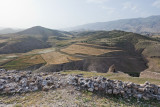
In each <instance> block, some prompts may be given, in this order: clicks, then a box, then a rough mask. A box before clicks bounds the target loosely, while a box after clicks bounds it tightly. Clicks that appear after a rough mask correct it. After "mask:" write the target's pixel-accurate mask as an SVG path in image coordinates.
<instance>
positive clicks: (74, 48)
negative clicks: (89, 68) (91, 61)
mask: <svg viewBox="0 0 160 107" xmlns="http://www.w3.org/2000/svg"><path fill="white" fill-rule="evenodd" d="M85 45H89V44H85ZM61 51H62V52H65V53H68V54H86V55H102V54H105V53H108V52H114V51H119V50H111V49H98V48H94V47H89V46H82V45H80V44H73V45H71V46H69V47H67V48H65V49H61Z"/></svg>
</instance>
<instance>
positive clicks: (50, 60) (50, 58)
mask: <svg viewBox="0 0 160 107" xmlns="http://www.w3.org/2000/svg"><path fill="white" fill-rule="evenodd" d="M41 56H42V57H43V59H44V60H45V61H46V62H47V64H62V63H67V62H70V61H77V60H81V59H80V58H76V57H72V56H69V55H65V54H61V53H59V52H49V53H46V54H42V55H41Z"/></svg>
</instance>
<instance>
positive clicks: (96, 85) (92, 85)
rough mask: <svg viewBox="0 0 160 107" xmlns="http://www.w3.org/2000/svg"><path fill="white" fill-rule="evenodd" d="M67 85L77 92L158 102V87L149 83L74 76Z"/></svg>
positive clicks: (159, 98)
mask: <svg viewBox="0 0 160 107" xmlns="http://www.w3.org/2000/svg"><path fill="white" fill-rule="evenodd" d="M69 84H71V85H74V86H75V87H77V89H78V90H88V91H91V92H97V91H99V92H101V93H105V94H112V95H119V96H122V97H124V98H129V97H134V98H136V99H144V100H150V99H156V100H159V101H160V86H158V85H155V84H150V83H149V82H145V83H144V84H135V83H132V82H122V81H119V80H110V79H107V78H104V77H101V76H98V77H91V78H83V76H81V75H78V76H77V75H76V76H71V77H70V81H69Z"/></svg>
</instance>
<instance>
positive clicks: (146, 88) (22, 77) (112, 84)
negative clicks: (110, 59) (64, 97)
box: [0, 69, 160, 101]
mask: <svg viewBox="0 0 160 107" xmlns="http://www.w3.org/2000/svg"><path fill="white" fill-rule="evenodd" d="M67 85H73V86H74V87H75V88H76V89H77V90H88V91H90V92H102V93H105V94H112V95H119V96H123V97H124V98H129V97H135V98H137V99H144V100H150V99H157V100H159V101H160V86H158V85H155V84H150V83H149V82H145V83H144V84H135V83H132V82H122V81H119V80H110V79H107V78H104V77H101V76H98V77H91V78H84V77H83V75H64V74H61V73H32V72H31V71H15V70H9V71H6V70H3V69H0V94H14V93H26V92H33V91H38V90H43V91H48V90H51V89H56V88H61V87H63V88H65V87H66V86H67Z"/></svg>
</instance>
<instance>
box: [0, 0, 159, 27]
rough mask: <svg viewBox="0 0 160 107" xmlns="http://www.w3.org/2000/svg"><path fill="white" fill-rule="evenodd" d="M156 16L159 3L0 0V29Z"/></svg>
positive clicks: (151, 0)
mask: <svg viewBox="0 0 160 107" xmlns="http://www.w3.org/2000/svg"><path fill="white" fill-rule="evenodd" d="M158 14H160V0H0V27H4V28H6V27H7V28H8V27H10V28H29V27H32V26H38V25H40V26H44V27H48V28H52V29H60V28H67V27H72V26H77V25H83V24H87V23H93V22H106V21H111V20H117V19H126V18H136V17H147V16H151V15H158Z"/></svg>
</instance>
